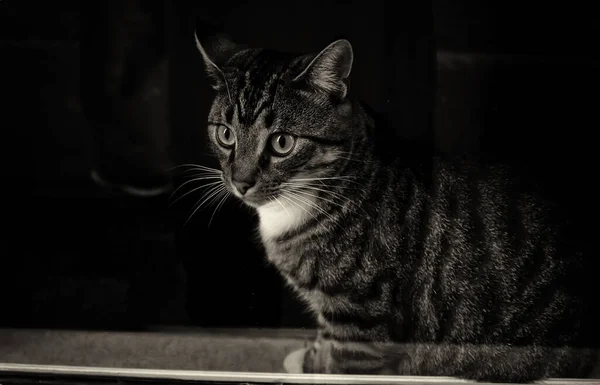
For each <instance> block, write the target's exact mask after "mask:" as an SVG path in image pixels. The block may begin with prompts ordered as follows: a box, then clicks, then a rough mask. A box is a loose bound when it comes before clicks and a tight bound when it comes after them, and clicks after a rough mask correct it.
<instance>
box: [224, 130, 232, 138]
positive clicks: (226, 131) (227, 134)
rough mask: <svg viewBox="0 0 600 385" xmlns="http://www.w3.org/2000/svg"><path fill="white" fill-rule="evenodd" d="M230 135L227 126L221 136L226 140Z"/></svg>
mask: <svg viewBox="0 0 600 385" xmlns="http://www.w3.org/2000/svg"><path fill="white" fill-rule="evenodd" d="M230 135H231V133H230V132H229V128H226V129H224V130H223V136H224V137H225V139H226V140H229V136H230Z"/></svg>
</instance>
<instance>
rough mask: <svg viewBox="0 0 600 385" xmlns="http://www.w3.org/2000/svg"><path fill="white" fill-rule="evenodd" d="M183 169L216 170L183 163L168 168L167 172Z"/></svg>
mask: <svg viewBox="0 0 600 385" xmlns="http://www.w3.org/2000/svg"><path fill="white" fill-rule="evenodd" d="M183 167H188V168H195V169H199V170H217V169H216V168H212V167H207V166H203V165H201V164H194V163H184V164H179V165H177V166H174V167H171V168H168V169H167V171H173V170H177V169H180V168H183Z"/></svg>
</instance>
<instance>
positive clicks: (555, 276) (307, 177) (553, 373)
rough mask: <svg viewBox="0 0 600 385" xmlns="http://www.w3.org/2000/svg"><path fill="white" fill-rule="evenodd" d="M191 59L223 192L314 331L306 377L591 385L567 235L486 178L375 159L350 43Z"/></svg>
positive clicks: (574, 256) (510, 182)
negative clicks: (241, 211)
mask: <svg viewBox="0 0 600 385" xmlns="http://www.w3.org/2000/svg"><path fill="white" fill-rule="evenodd" d="M196 45H197V48H198V49H199V51H200V54H201V56H202V58H203V62H204V64H205V69H206V73H207V75H208V78H209V79H210V81H211V85H212V87H213V89H214V90H215V99H214V102H213V104H212V107H211V110H210V113H209V119H208V136H209V138H210V143H211V146H212V149H213V150H214V153H215V154H216V156H217V158H218V160H219V163H220V166H221V173H220V180H221V181H222V183H223V184H224V187H225V188H227V189H228V190H229V192H230V193H232V194H233V195H235V197H237V198H238V199H240V200H241V201H242V202H244V203H245V204H246V205H248V206H250V207H253V208H255V209H256V211H257V213H258V216H259V219H260V225H259V233H260V238H261V240H262V243H263V245H264V247H265V249H266V254H267V257H268V260H269V261H270V262H271V263H272V264H274V265H275V266H276V267H277V268H278V270H279V271H280V273H281V274H282V275H283V276H284V277H285V279H286V280H287V282H289V284H290V285H291V286H292V287H293V288H294V289H295V290H296V292H297V293H298V294H299V296H300V297H301V298H303V299H304V300H305V302H306V304H307V305H308V307H310V309H311V310H312V312H314V315H315V316H316V318H317V319H318V324H319V333H318V338H317V340H316V341H315V342H314V345H313V346H312V347H311V348H309V349H306V350H305V351H302V352H301V355H300V356H301V361H302V362H301V363H299V365H301V367H302V370H303V371H304V372H306V373H338V374H339V373H342V374H391V375H395V374H399V375H437V376H454V377H460V378H467V379H475V380H485V381H493V382H495V381H505V382H528V381H533V380H536V379H539V378H544V377H586V376H589V375H590V373H591V371H592V368H593V365H594V363H595V361H596V360H597V358H598V355H597V352H596V351H595V350H594V349H592V348H593V343H595V342H596V340H591V339H590V338H591V337H590V335H588V334H586V333H588V332H591V331H592V330H593V329H594V326H595V325H594V324H593V321H591V320H592V315H591V311H590V310H591V309H592V307H591V306H589V305H586V303H585V302H584V301H583V298H584V294H585V293H587V292H588V291H589V287H588V286H587V285H589V284H591V282H592V281H591V280H590V279H587V278H586V277H585V274H586V273H587V272H588V271H589V269H588V270H586V268H585V262H586V261H587V260H586V259H585V258H584V254H583V253H581V252H574V251H573V250H574V247H575V246H577V244H576V243H577V241H576V238H572V237H566V238H565V237H563V238H562V239H565V240H566V241H567V243H561V241H560V239H561V238H559V235H561V233H559V227H556V226H554V225H553V223H554V222H552V221H550V219H551V218H552V215H553V214H552V213H553V211H552V210H551V206H550V205H549V204H547V203H545V201H543V200H539V199H537V198H536V196H535V195H533V194H532V193H528V192H520V191H519V190H518V188H519V186H520V184H519V182H518V180H517V179H515V178H513V177H511V176H510V174H509V173H508V171H507V169H505V168H503V167H500V166H493V165H490V166H488V167H479V166H478V164H477V163H475V162H474V161H472V160H468V159H466V158H463V159H459V160H457V161H456V162H453V161H450V159H447V158H444V157H441V156H437V155H436V156H435V157H434V158H433V161H432V163H430V164H431V165H432V166H431V169H430V170H428V171H426V172H422V170H421V171H419V170H417V169H415V167H413V166H410V167H409V166H407V164H405V163H403V161H402V157H398V158H397V159H396V160H395V161H394V162H391V163H389V162H387V163H386V162H384V161H383V160H382V159H381V158H380V156H379V154H378V152H377V147H376V146H375V140H374V138H375V133H376V127H375V123H374V120H373V118H372V117H371V116H370V115H369V114H368V113H367V112H366V109H365V108H364V107H363V105H362V104H361V103H360V102H358V101H356V100H354V98H353V97H350V96H349V94H348V78H349V75H350V72H351V69H352V64H353V50H352V46H351V44H350V43H349V42H348V41H347V40H343V39H342V40H337V41H334V42H332V43H331V44H330V45H328V46H327V47H325V48H324V49H323V50H322V51H320V52H319V53H312V54H292V53H285V52H281V51H276V50H269V49H258V48H251V47H246V46H242V45H240V44H238V43H236V42H234V41H233V40H232V39H230V38H228V37H226V36H223V35H219V36H212V37H207V38H206V39H204V38H203V39H202V41H200V40H199V38H198V36H196ZM425 176H427V178H425ZM569 241H570V242H571V243H570V244H569V243H568V242H569ZM296 356H298V354H297V353H296Z"/></svg>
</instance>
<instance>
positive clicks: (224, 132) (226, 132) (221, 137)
mask: <svg viewBox="0 0 600 385" xmlns="http://www.w3.org/2000/svg"><path fill="white" fill-rule="evenodd" d="M216 137H217V142H219V144H220V145H221V146H223V147H226V148H230V147H233V145H234V144H235V135H234V134H233V131H232V130H231V128H229V127H226V126H219V127H218V128H217V134H216Z"/></svg>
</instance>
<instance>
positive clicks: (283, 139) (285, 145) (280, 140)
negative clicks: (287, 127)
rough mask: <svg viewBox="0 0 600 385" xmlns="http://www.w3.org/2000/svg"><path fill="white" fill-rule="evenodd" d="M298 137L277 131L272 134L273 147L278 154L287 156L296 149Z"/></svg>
mask: <svg viewBox="0 0 600 385" xmlns="http://www.w3.org/2000/svg"><path fill="white" fill-rule="evenodd" d="M295 144H296V138H294V137H293V136H292V135H290V134H282V133H276V134H274V135H273V136H271V149H272V150H273V152H274V153H275V155H278V156H286V155H288V154H289V153H290V152H292V150H293V149H294V146H295Z"/></svg>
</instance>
